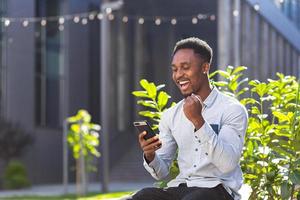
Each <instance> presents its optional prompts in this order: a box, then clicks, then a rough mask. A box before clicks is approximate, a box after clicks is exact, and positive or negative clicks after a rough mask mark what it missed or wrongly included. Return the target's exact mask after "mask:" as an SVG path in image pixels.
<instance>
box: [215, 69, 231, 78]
mask: <svg viewBox="0 0 300 200" xmlns="http://www.w3.org/2000/svg"><path fill="white" fill-rule="evenodd" d="M218 74H219V75H220V76H222V77H224V78H225V79H229V77H230V74H229V73H228V72H225V71H222V70H218Z"/></svg>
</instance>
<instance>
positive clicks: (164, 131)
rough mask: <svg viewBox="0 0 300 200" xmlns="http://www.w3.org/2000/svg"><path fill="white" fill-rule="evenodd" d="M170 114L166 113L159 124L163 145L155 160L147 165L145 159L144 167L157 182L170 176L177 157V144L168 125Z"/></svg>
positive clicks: (156, 153)
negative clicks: (173, 162)
mask: <svg viewBox="0 0 300 200" xmlns="http://www.w3.org/2000/svg"><path fill="white" fill-rule="evenodd" d="M168 117H169V114H168V112H164V113H163V115H162V118H161V121H160V123H159V139H160V141H161V143H162V146H161V148H160V149H158V150H157V151H156V152H155V157H154V160H152V161H151V162H150V163H147V162H146V160H145V158H144V157H143V158H144V167H145V169H146V170H147V171H148V172H149V173H150V174H151V176H152V177H153V178H155V179H156V180H161V179H163V178H165V177H167V176H168V174H169V169H170V165H171V163H172V161H173V159H174V157H175V154H176V149H177V144H176V141H175V139H174V138H173V136H172V133H171V131H170V128H169V124H168Z"/></svg>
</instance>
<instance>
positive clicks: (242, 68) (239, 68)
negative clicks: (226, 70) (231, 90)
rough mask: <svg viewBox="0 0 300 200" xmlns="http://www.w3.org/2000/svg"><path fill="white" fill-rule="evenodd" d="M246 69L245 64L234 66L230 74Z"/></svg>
mask: <svg viewBox="0 0 300 200" xmlns="http://www.w3.org/2000/svg"><path fill="white" fill-rule="evenodd" d="M245 70H247V67H245V66H238V67H236V68H234V70H233V72H232V74H238V73H239V72H242V71H245Z"/></svg>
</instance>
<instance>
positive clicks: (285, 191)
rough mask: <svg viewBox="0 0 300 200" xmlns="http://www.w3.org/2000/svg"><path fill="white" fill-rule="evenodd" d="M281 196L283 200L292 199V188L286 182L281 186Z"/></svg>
mask: <svg viewBox="0 0 300 200" xmlns="http://www.w3.org/2000/svg"><path fill="white" fill-rule="evenodd" d="M280 195H281V198H282V200H285V199H289V197H290V186H289V184H288V182H287V181H284V182H283V183H282V184H281V188H280Z"/></svg>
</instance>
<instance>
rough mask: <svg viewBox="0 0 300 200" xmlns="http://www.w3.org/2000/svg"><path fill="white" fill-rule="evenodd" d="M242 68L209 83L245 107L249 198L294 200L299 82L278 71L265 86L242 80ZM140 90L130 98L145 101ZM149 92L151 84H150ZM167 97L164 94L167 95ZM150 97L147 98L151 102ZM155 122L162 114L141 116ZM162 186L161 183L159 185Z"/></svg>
mask: <svg viewBox="0 0 300 200" xmlns="http://www.w3.org/2000/svg"><path fill="white" fill-rule="evenodd" d="M246 69H247V68H246V67H244V66H240V67H236V68H233V67H231V66H229V67H227V69H226V70H225V71H222V70H217V71H215V72H213V73H211V75H210V78H213V77H215V76H216V75H219V76H220V77H221V78H222V81H212V84H213V85H215V86H216V87H218V88H219V90H220V91H222V92H224V93H225V94H227V95H230V96H233V97H235V98H237V99H239V100H240V102H241V103H242V104H244V105H245V106H246V107H247V109H248V113H249V124H248V128H247V132H246V136H245V145H244V151H243V155H242V158H241V167H242V170H243V173H244V179H245V183H247V184H248V185H250V187H251V188H252V193H251V195H250V198H249V199H251V200H252V199H253V200H254V199H259V200H265V199H266V200H269V199H270V200H277V199H278V200H279V199H290V198H295V197H297V198H299V196H300V191H299V190H300V188H299V187H298V188H297V187H296V185H300V105H299V98H300V84H299V83H298V82H297V81H296V78H295V77H293V76H284V75H283V74H280V73H277V77H278V79H276V80H271V79H269V80H268V81H267V82H260V81H258V80H250V81H249V80H248V79H247V78H243V72H244V71H245V70H246ZM142 81H143V83H144V85H142V83H141V85H142V87H143V88H144V89H145V91H136V92H134V93H133V94H134V95H135V96H137V97H139V98H142V99H144V98H149V97H147V95H146V94H148V96H149V92H148V90H149V86H148V87H145V83H148V82H147V81H145V80H142ZM151 85H152V86H151V88H155V87H156V86H155V84H154V83H151ZM166 96H169V95H167V94H166ZM153 100H154V99H153V98H152V101H153ZM144 101H145V100H139V101H138V104H140V105H143V106H145V107H146V108H147V109H149V108H151V109H153V108H154V107H151V106H152V105H151V106H149V105H148V104H146V103H145V102H144ZM147 111H148V110H146V111H143V112H140V114H141V115H142V116H145V117H149V118H152V119H153V118H154V117H155V119H154V120H155V121H156V122H157V123H158V122H159V119H160V118H159V116H160V115H161V113H160V112H162V111H158V112H159V115H144V114H145V113H149V112H153V111H149V112H147ZM177 174H178V168H177V164H176V161H175V163H173V164H172V167H171V175H172V177H176V175H177ZM164 184H165V183H164Z"/></svg>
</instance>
